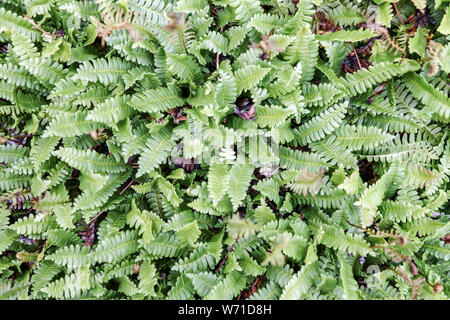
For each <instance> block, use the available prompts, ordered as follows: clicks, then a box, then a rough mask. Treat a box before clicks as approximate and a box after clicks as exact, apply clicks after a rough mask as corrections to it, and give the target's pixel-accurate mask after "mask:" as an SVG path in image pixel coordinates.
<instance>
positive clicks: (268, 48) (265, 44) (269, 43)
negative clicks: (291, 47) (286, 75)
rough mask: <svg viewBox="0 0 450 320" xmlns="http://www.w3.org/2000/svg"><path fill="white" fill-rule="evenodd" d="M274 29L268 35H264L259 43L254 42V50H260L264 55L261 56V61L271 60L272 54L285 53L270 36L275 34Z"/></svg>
mask: <svg viewBox="0 0 450 320" xmlns="http://www.w3.org/2000/svg"><path fill="white" fill-rule="evenodd" d="M273 32H274V29H272V30H270V32H269V33H268V34H267V35H266V34H263V35H262V36H261V41H260V42H259V43H255V42H253V43H252V44H251V47H252V48H256V49H260V50H261V51H262V52H263V53H262V54H261V55H260V56H259V58H260V59H261V60H265V59H270V58H271V56H272V53H274V52H283V51H284V50H283V49H282V48H280V47H279V46H278V43H277V42H275V41H273V40H270V36H271V35H272V34H273Z"/></svg>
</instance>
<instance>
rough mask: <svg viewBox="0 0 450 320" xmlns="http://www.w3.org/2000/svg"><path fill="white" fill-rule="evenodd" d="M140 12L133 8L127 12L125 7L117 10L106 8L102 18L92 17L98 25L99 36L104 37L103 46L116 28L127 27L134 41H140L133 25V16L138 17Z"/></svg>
mask: <svg viewBox="0 0 450 320" xmlns="http://www.w3.org/2000/svg"><path fill="white" fill-rule="evenodd" d="M138 15H139V12H137V13H134V12H133V11H131V10H127V11H126V12H125V11H124V10H123V9H119V10H117V11H115V12H113V11H111V10H109V9H105V10H104V11H103V12H101V16H102V20H103V22H101V21H100V20H98V19H96V18H94V17H92V21H93V23H94V25H95V26H96V27H97V29H96V32H97V36H98V37H99V38H101V39H102V42H101V44H102V46H104V45H105V40H106V38H108V37H109V36H110V35H111V33H113V31H114V30H120V29H126V30H127V31H128V33H129V34H130V36H131V38H132V39H133V40H134V41H139V38H138V37H137V35H136V30H135V29H134V27H133V23H132V21H133V18H136V17H137V16H138Z"/></svg>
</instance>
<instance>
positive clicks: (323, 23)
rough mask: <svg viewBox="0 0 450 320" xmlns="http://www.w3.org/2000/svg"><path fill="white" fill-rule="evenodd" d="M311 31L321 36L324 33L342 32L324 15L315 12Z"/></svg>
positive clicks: (340, 28)
mask: <svg viewBox="0 0 450 320" xmlns="http://www.w3.org/2000/svg"><path fill="white" fill-rule="evenodd" d="M313 30H314V32H315V33H318V34H321V33H326V32H336V31H339V30H342V27H340V26H337V25H335V24H334V20H333V19H331V18H327V17H326V16H325V13H323V12H319V11H317V12H316V13H315V14H314V24H313Z"/></svg>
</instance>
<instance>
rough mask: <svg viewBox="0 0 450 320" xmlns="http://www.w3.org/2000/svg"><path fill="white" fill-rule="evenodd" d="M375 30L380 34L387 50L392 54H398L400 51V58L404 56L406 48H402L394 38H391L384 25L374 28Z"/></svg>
mask: <svg viewBox="0 0 450 320" xmlns="http://www.w3.org/2000/svg"><path fill="white" fill-rule="evenodd" d="M375 32H377V33H379V34H380V35H381V40H382V41H383V43H384V44H385V46H386V50H387V51H388V52H390V53H394V54H398V53H399V52H400V53H401V54H402V60H403V59H404V58H405V57H406V48H402V47H401V46H400V45H399V44H398V42H397V41H396V40H395V39H393V38H391V36H390V35H389V32H388V30H387V29H386V28H385V27H378V28H376V29H375Z"/></svg>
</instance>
